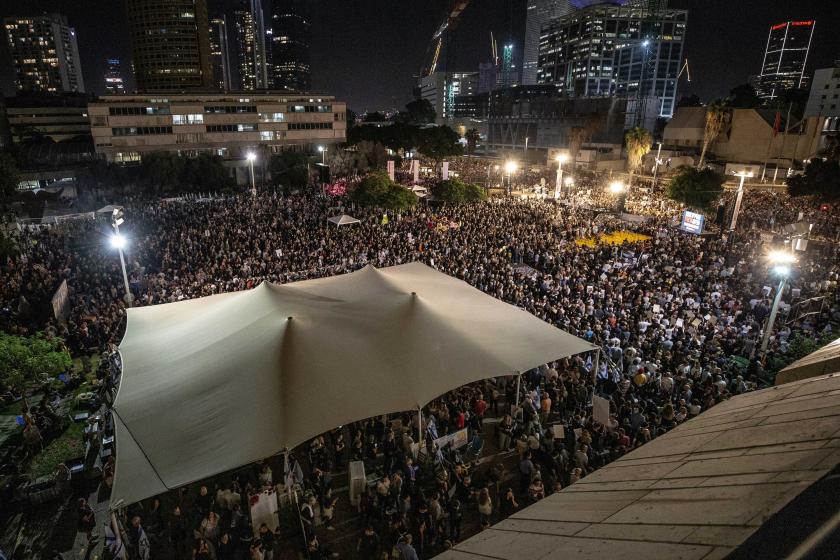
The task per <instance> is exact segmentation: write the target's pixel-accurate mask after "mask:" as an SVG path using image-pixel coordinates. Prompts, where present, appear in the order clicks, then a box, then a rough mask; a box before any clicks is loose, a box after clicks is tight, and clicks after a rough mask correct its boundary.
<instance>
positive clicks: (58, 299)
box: [52, 280, 68, 323]
mask: <svg viewBox="0 0 840 560" xmlns="http://www.w3.org/2000/svg"><path fill="white" fill-rule="evenodd" d="M67 296H68V290H67V280H62V281H61V285H60V286H59V287H58V289H57V290H56V291H55V294H53V297H52V308H53V314H54V315H55V318H56V319H57V320H58V322H59V323H64V322H65V321H66V320H67V313H68V309H67Z"/></svg>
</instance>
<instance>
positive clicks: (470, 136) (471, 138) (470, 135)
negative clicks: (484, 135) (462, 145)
mask: <svg viewBox="0 0 840 560" xmlns="http://www.w3.org/2000/svg"><path fill="white" fill-rule="evenodd" d="M464 139H465V140H466V141H467V155H468V156H471V155H473V154H474V153H475V147H476V145H477V144H478V141H479V140H481V135H480V134H479V133H478V130H476V129H474V128H471V129H469V130H467V132H466V133H465V134H464Z"/></svg>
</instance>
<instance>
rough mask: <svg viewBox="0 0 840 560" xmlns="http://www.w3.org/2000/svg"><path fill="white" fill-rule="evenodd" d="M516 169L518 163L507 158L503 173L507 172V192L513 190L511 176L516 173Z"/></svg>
mask: <svg viewBox="0 0 840 560" xmlns="http://www.w3.org/2000/svg"><path fill="white" fill-rule="evenodd" d="M517 169H519V165H518V164H517V163H516V162H515V161H513V160H508V161H507V163H505V173H507V176H508V193H512V192H513V180H512V176H513V174H514V173H516V170H517Z"/></svg>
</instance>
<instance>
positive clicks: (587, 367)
mask: <svg viewBox="0 0 840 560" xmlns="http://www.w3.org/2000/svg"><path fill="white" fill-rule="evenodd" d="M583 369H585V370H586V371H592V353H591V352H590V353H589V354H587V356H586V361H585V362H584V363H583Z"/></svg>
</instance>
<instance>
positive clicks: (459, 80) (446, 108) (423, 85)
mask: <svg viewBox="0 0 840 560" xmlns="http://www.w3.org/2000/svg"><path fill="white" fill-rule="evenodd" d="M478 78H479V75H478V72H432V73H431V74H429V75H428V76H424V77H423V78H421V79H420V88H419V98H420V99H425V100H426V101H428V102H429V103H431V105H432V107H433V108H434V109H435V115H436V121H437V122H438V123H443V122H444V121H445V120H446V119H449V118H452V117H453V116H454V115H453V110H454V107H455V98H456V97H457V96H458V95H471V94H475V93H478Z"/></svg>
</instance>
